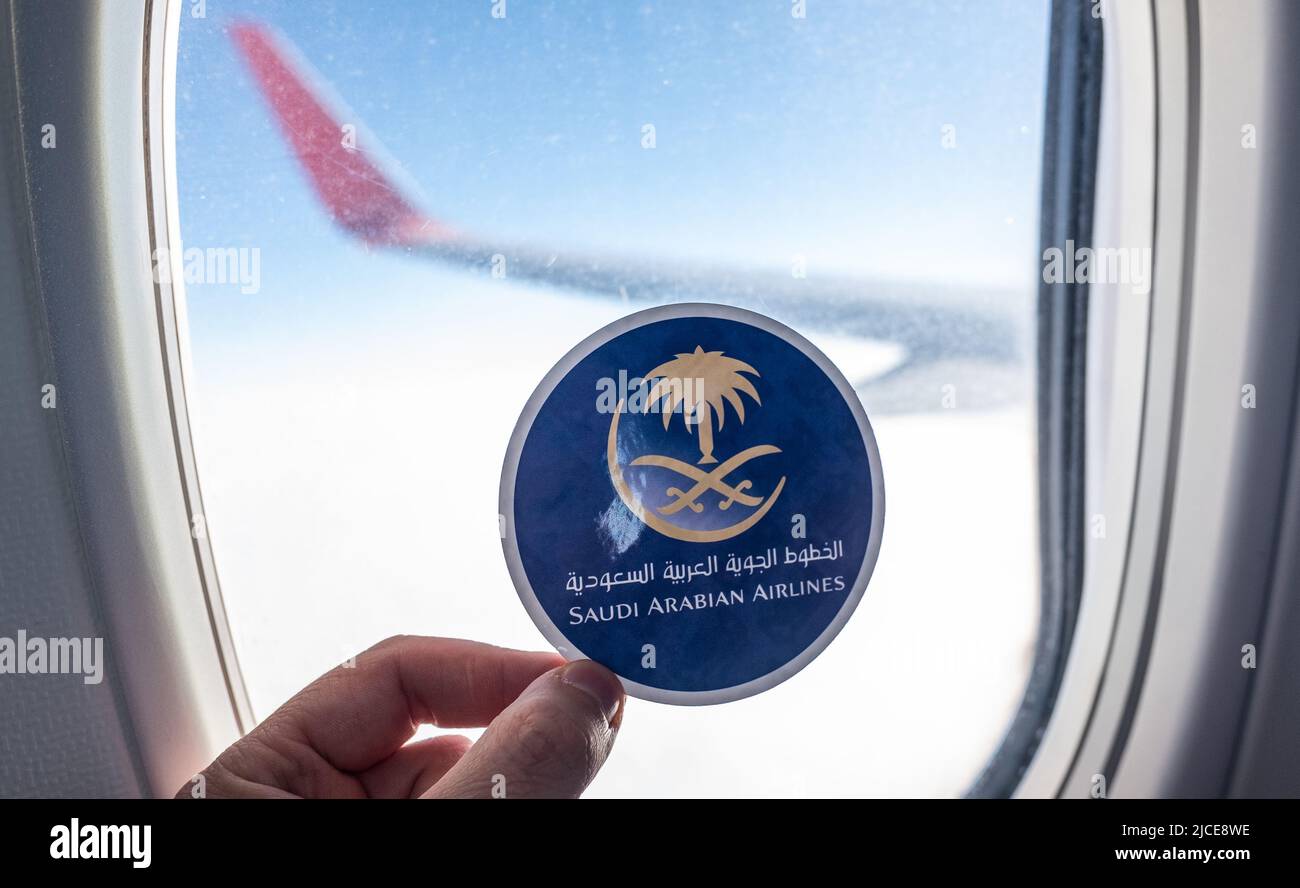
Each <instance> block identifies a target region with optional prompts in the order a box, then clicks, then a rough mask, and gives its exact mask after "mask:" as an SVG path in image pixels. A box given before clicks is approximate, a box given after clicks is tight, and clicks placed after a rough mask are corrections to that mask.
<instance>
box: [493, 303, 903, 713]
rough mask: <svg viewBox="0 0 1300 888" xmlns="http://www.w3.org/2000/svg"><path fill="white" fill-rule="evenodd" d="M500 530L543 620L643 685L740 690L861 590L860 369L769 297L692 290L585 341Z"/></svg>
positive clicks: (509, 464)
mask: <svg viewBox="0 0 1300 888" xmlns="http://www.w3.org/2000/svg"><path fill="white" fill-rule="evenodd" d="M501 513H502V515H504V516H505V518H506V525H505V527H506V533H505V534H504V537H503V540H502V543H503V546H504V549H505V555H506V560H507V563H508V565H509V567H510V573H511V577H512V578H513V580H514V583H515V586H516V588H517V590H518V591H519V595H520V598H521V600H522V601H523V602H524V605H525V606H526V607H527V609H528V612H529V614H530V615H531V616H532V618H533V620H534V622H535V623H536V624H537V626H538V628H539V629H541V631H542V633H543V634H544V635H545V636H546V637H547V639H548V640H549V641H550V642H551V643H552V644H554V645H555V646H556V648H557V649H558V650H559V651H560V652H561V653H562V654H564V655H565V656H566V657H569V658H570V659H576V658H580V657H587V658H590V659H593V660H596V661H598V662H600V663H602V664H604V665H605V666H608V667H609V668H610V669H611V670H613V671H614V672H615V673H616V674H617V675H618V676H619V677H620V678H621V679H622V681H623V683H624V686H625V687H626V689H627V691H628V693H629V694H632V695H634V696H637V697H642V698H645V699H649V700H656V701H659V702H664V703H677V704H708V703H723V702H727V701H730V700H737V699H740V698H742V697H746V696H750V695H752V694H756V693H759V692H761V691H763V690H766V689H767V688H770V687H772V686H774V685H776V684H778V683H780V682H782V681H784V680H785V679H787V678H789V677H790V676H792V675H794V674H795V673H796V672H798V671H799V670H800V669H802V668H803V667H804V666H805V665H807V664H808V663H809V662H810V661H811V660H812V659H813V658H814V657H816V656H817V654H818V653H820V652H821V651H822V650H823V649H824V648H825V647H826V645H828V644H829V643H830V641H831V640H832V639H833V638H834V637H835V635H836V634H837V633H838V632H839V630H840V629H841V628H842V627H843V625H844V623H845V622H847V620H848V618H849V616H850V615H851V614H852V612H853V610H854V608H855V607H856V605H857V603H858V601H859V600H860V599H861V597H862V595H863V593H864V591H865V589H866V586H867V582H868V580H869V579H870V576H871V571H872V568H873V567H874V565H875V561H876V556H877V554H878V552H879V549H880V540H881V533H882V529H883V520H884V486H883V479H882V476H881V468H880V457H879V453H878V451H877V449H876V443H875V438H874V436H873V434H872V431H871V426H870V423H869V422H868V420H867V416H866V413H865V411H864V410H863V409H862V405H861V403H860V402H859V400H858V398H857V395H856V394H855V393H854V392H853V389H852V387H851V386H850V385H849V384H848V383H847V381H845V379H844V377H843V376H842V375H841V374H840V373H839V371H838V370H836V368H835V367H834V365H832V364H831V363H830V361H829V360H828V359H827V358H826V357H825V355H823V354H822V353H821V352H820V351H818V350H817V349H816V348H815V347H814V346H813V345H812V344H811V343H809V342H808V341H807V340H805V339H803V338H802V337H801V336H799V335H798V334H797V333H795V332H794V331H792V330H790V329H789V328H787V327H785V326H783V325H781V324H778V323H777V322H775V321H773V320H771V319H769V318H766V317H764V316H762V315H759V314H756V313H754V312H749V311H745V310H742V309H737V308H732V307H729V306H722V305H706V304H685V305H674V306H666V307H661V308H654V309H649V310H647V311H643V312H639V313H637V314H634V315H631V316H629V317H627V318H624V319H622V320H620V321H618V322H616V323H614V324H612V325H610V326H608V327H606V328H604V329H603V330H601V331H599V332H597V333H596V334H594V335H593V336H591V337H589V338H588V339H587V340H585V341H584V342H582V343H581V344H580V345H578V346H577V347H576V348H575V349H573V350H572V351H571V352H570V353H569V354H568V355H566V356H565V357H564V359H563V360H561V361H560V363H559V364H558V365H557V366H556V367H555V368H554V369H553V370H552V371H551V373H550V374H548V376H547V377H546V379H545V380H544V381H543V382H542V384H541V385H540V386H539V387H538V389H537V391H536V392H535V393H534V394H533V396H532V398H531V399H530V400H529V402H528V405H527V406H526V407H525V409H524V412H523V415H522V416H521V417H520V420H519V424H518V425H517V426H516V429H515V433H514V436H513V438H512V440H511V443H510V449H509V451H508V453H507V457H506V464H505V469H504V471H503V474H502V482H501Z"/></svg>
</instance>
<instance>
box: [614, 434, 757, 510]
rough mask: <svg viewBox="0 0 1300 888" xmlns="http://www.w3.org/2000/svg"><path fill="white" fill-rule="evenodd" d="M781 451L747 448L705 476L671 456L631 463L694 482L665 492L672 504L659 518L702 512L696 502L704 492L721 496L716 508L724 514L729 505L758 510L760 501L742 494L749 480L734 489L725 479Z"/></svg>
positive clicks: (670, 488)
mask: <svg viewBox="0 0 1300 888" xmlns="http://www.w3.org/2000/svg"><path fill="white" fill-rule="evenodd" d="M780 452H781V448H779V447H773V446H772V445H771V444H759V445H758V446H757V447H750V448H749V449H748V450H742V451H741V452H740V453H737V454H736V455H735V456H733V457H731V459H729V460H727V461H725V462H723V463H721V464H719V465H718V467H717V468H716V469H714V470H713V471H711V472H706V471H704V470H703V469H701V468H699V467H698V466H693V465H691V464H690V463H688V462H682V461H681V460H680V459H673V458H672V457H671V456H657V455H650V456H638V457H637V458H636V459H634V460H632V465H634V466H659V467H661V468H665V469H671V470H672V471H674V472H676V473H677V474H679V475H681V476H682V477H684V478H690V479H691V480H692V481H694V482H695V484H694V486H692V487H690V488H688V489H687V490H682V489H681V488H679V487H669V488H668V490H667V491H665V492H666V493H667V494H668V496H671V497H673V501H672V502H671V503H669V504H668V505H666V506H663V507H661V508H660V509H659V510H658V511H659V514H661V515H672V514H675V513H677V512H680V511H681V510H682V509H684V508H689V509H690V510H691V511H692V512H695V513H696V514H697V515H698V514H699V513H700V512H703V511H704V504H703V503H700V502H697V501H696V500H697V499H698V497H699V496H700V494H702V493H704V492H705V491H706V490H712V491H714V492H716V493H718V494H719V495H721V496H722V498H723V499H722V502H720V503H718V508H719V509H722V510H723V511H725V510H727V509H730V508H731V505H732V503H740V504H741V505H742V506H757V505H760V504H762V502H763V499H762V497H757V496H752V495H750V494H748V493H745V491H746V490H749V489H750V488H751V487H753V486H754V485H753V484H752V483H751V482H750V481H749V480H744V481H741V482H739V483H738V484H736V485H735V486H734V487H733V486H732V485H730V484H728V483H727V482H726V480H725V479H726V477H727V475H730V474H731V473H732V472H733V471H735V470H736V469H738V468H740V467H741V466H743V465H744V464H745V463H747V462H749V461H750V460H751V459H755V458H757V457H760V456H766V455H767V454H769V453H780Z"/></svg>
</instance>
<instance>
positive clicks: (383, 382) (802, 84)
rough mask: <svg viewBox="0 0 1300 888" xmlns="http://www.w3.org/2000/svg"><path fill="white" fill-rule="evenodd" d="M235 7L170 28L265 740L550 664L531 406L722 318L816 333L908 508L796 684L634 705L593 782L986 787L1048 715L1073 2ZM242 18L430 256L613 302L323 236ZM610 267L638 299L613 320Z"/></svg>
mask: <svg viewBox="0 0 1300 888" xmlns="http://www.w3.org/2000/svg"><path fill="white" fill-rule="evenodd" d="M220 12H221V15H220V17H219V16H218V14H217V10H215V9H214V8H211V7H210V8H209V16H208V17H207V18H193V17H192V16H191V15H190V14H189V12H188V11H187V13H186V14H185V16H184V18H183V23H182V26H181V49H180V60H179V65H178V79H179V88H178V94H179V100H178V107H177V128H178V131H177V148H178V160H177V164H178V183H179V188H180V195H179V197H180V208H181V221H182V235H183V238H184V246H185V248H186V250H187V253H186V267H187V300H188V320H189V336H190V350H191V358H192V364H193V381H192V383H191V386H190V391H189V393H188V394H189V397H190V401H191V409H192V412H193V421H194V425H195V434H196V442H197V449H198V457H199V461H200V475H201V479H202V484H203V497H204V507H205V509H206V513H207V514H206V518H207V527H208V530H209V533H210V535H211V537H212V542H213V546H214V551H215V553H216V557H217V560H218V569H219V572H220V575H221V584H222V591H223V594H224V596H225V599H226V603H227V607H228V610H229V616H230V621H231V626H232V631H233V633H234V637H235V643H236V647H237V653H238V655H239V659H240V663H241V665H242V667H243V670H244V674H245V678H246V681H247V684H248V687H249V690H250V693H251V695H252V701H253V705H254V709H255V711H256V712H257V714H258V715H259V716H265V715H266V714H268V713H269V712H270V711H271V710H272V709H273V708H274V707H276V706H277V705H279V704H280V703H281V702H283V701H284V700H285V699H286V698H287V697H288V696H290V695H291V694H292V693H293V692H295V691H296V690H298V689H299V688H300V687H302V686H303V685H304V684H305V683H307V682H308V681H309V680H310V679H312V678H314V677H315V676H316V675H318V674H320V673H321V672H323V671H324V670H326V669H327V668H329V667H330V666H332V665H333V664H335V663H337V662H339V661H341V660H342V659H344V658H346V657H347V656H349V655H351V654H353V653H355V652H357V651H358V650H360V649H362V648H364V647H366V646H368V645H369V644H371V643H373V642H375V641H377V640H379V639H381V638H383V637H385V636H387V635H390V634H394V633H399V632H403V633H417V634H436V635H450V636H462V637H468V638H475V639H480V640H484V641H490V642H494V643H497V644H503V645H509V646H517V647H524V648H540V647H544V646H545V645H544V641H543V640H542V638H541V636H540V634H539V633H538V632H537V630H536V629H535V628H534V626H533V624H532V622H531V621H530V620H529V618H528V616H527V614H526V613H525V611H524V608H523V607H522V606H521V605H520V603H519V601H518V598H517V596H516V594H515V592H514V589H513V587H512V585H511V582H510V579H509V576H508V575H507V572H506V568H505V564H504V561H503V558H502V554H501V547H500V541H499V538H498V535H497V517H496V511H497V490H498V484H499V481H500V471H501V462H502V458H503V456H504V453H505V448H506V445H507V443H508V441H509V437H510V433H511V431H512V429H513V427H514V423H515V420H516V418H517V417H518V415H519V412H520V410H521V408H522V407H523V404H524V402H525V401H526V400H527V398H528V396H529V395H530V394H531V393H532V390H533V388H534V386H535V385H536V384H537V383H538V382H539V381H540V380H541V378H542V376H543V375H545V373H546V372H547V371H548V370H549V369H550V368H551V366H552V365H553V364H554V363H555V362H556V361H557V360H558V359H559V358H560V357H561V356H563V354H564V353H565V352H566V351H567V350H568V349H569V348H570V347H572V346H573V345H574V344H576V343H577V342H578V341H579V340H581V339H582V338H583V337H585V336H587V335H588V334H590V333H592V332H593V331H595V330H596V329H597V328H599V327H601V326H602V325H604V324H606V323H608V322H610V321H613V320H615V319H617V318H618V317H621V316H623V315H625V314H627V313H628V312H630V311H634V310H637V309H640V308H643V307H646V306H647V305H650V304H654V303H656V302H659V301H664V300H670V299H693V300H699V299H705V300H713V301H725V302H733V303H736V304H740V305H744V306H745V307H749V308H753V309H755V310H758V311H762V312H764V313H767V314H770V315H772V316H774V317H776V318H777V319H778V320H781V321H783V322H784V323H786V324H789V325H790V326H792V327H794V328H795V329H796V330H798V331H800V332H801V333H803V334H804V335H806V336H807V337H808V338H810V339H811V340H812V341H813V342H814V343H816V344H817V345H819V346H820V347H821V348H822V349H823V350H824V351H825V352H826V353H827V354H828V355H829V356H830V357H831V358H832V359H833V360H834V361H835V362H836V363H837V364H838V365H839V367H840V368H841V369H842V370H843V372H844V373H845V375H846V376H847V377H848V378H849V379H850V380H851V381H852V382H854V384H855V386H856V387H857V388H858V391H859V394H860V395H861V397H862V400H863V403H864V404H865V406H866V408H867V412H868V414H869V415H870V416H871V419H872V422H873V425H874V427H875V432H876V436H877V439H878V442H879V446H880V451H881V459H882V463H883V465H884V476H885V486H886V489H887V493H888V510H887V515H886V521H885V525H886V527H885V535H884V544H883V548H882V550H881V555H880V560H879V563H878V565H877V568H876V573H875V576H874V578H873V580H872V582H871V585H870V586H869V587H868V589H867V593H866V597H865V598H864V600H863V602H862V604H861V605H860V606H859V608H858V611H857V613H856V614H855V615H854V617H853V619H852V620H850V621H849V623H848V625H847V627H846V628H845V629H844V631H843V632H842V634H841V635H840V636H839V638H838V639H837V640H836V641H835V642H834V643H833V644H832V645H831V646H830V647H829V648H828V649H827V651H826V652H825V653H823V654H822V656H821V657H819V658H818V659H817V660H816V661H815V662H814V663H813V664H812V665H810V666H809V667H808V668H807V669H805V670H804V671H803V672H802V673H800V674H799V675H798V676H796V677H795V678H793V679H791V680H790V681H788V682H786V683H785V684H783V685H780V686H778V687H777V688H775V689H773V690H771V691H768V692H766V693H764V694H762V695H760V696H758V697H754V698H750V699H748V700H744V701H740V702H737V703H731V704H727V705H723V706H717V707H706V708H673V707H667V706H660V705H656V704H650V703H644V702H641V701H635V700H633V701H629V708H628V714H627V717H626V721H625V727H624V730H623V731H622V733H621V736H620V739H619V743H618V749H617V751H616V752H615V754H614V757H613V759H612V761H611V764H610V765H609V766H608V767H607V768H606V769H605V771H604V772H603V773H602V774H601V776H600V777H599V778H598V779H597V781H596V783H595V784H594V785H593V787H592V790H591V792H592V793H593V794H610V795H615V794H632V793H636V794H666V795H676V794H682V795H710V794H727V795H735V794H755V795H773V794H815V795H848V794H920V795H951V794H957V793H960V792H962V791H963V790H964V789H965V788H966V786H967V784H968V783H969V781H970V780H971V779H973V777H974V776H975V775H976V773H977V772H978V770H979V768H980V767H981V766H982V764H983V762H984V760H985V759H986V758H987V757H988V755H989V754H991V752H992V751H993V750H994V748H995V746H996V744H997V742H998V740H999V739H1000V737H1001V734H1002V731H1003V730H1004V729H1005V726H1006V724H1007V722H1008V720H1009V718H1010V716H1011V715H1012V713H1013V712H1014V710H1015V707H1016V705H1017V703H1018V702H1019V697H1020V693H1021V691H1022V689H1023V687H1024V682H1025V680H1026V678H1027V675H1028V670H1029V666H1030V661H1031V657H1032V652H1033V642H1034V636H1035V632H1036V628H1037V619H1038V601H1037V569H1038V568H1037V560H1036V559H1037V556H1036V540H1037V535H1036V513H1035V499H1034V475H1035V454H1034V436H1035V429H1034V411H1033V347H1032V340H1031V339H1030V330H1031V328H1032V318H1033V315H1032V312H1033V296H1034V292H1035V288H1036V280H1037V269H1038V263H1037V262H1036V261H1035V260H1036V257H1035V254H1036V236H1037V200H1038V194H1037V189H1038V177H1039V153H1040V140H1041V115H1042V102H1043V92H1044V83H1043V76H1044V75H1043V71H1044V64H1045V57H1046V49H1047V7H1046V3H1045V2H1040V0H1004V2H988V0H982V2H955V0H942V2H926V3H900V2H893V0H890V2H843V3H835V2H829V0H818V2H809V3H807V5H806V7H803V6H801V5H800V4H798V3H794V2H791V0H770V2H765V3H753V4H703V3H694V2H688V0H681V2H662V3H643V4H639V5H634V4H613V3H603V2H595V0H592V2H563V3H561V2H528V0H509V3H508V5H507V8H506V11H505V12H506V14H505V17H504V18H498V17H494V15H493V4H492V3H490V2H488V0H484V2H482V3H427V2H410V3H388V2H385V3H374V4H363V3H350V2H338V3H328V2H326V3H312V4H299V3H290V2H269V0H267V2H255V0H244V2H234V0H231V2H228V3H225V4H222V9H221V11H220ZM801 13H805V14H803V15H801ZM236 14H237V15H238V18H232V17H230V16H233V15H236ZM240 20H242V21H245V22H249V21H255V22H262V23H267V24H269V25H271V26H274V28H275V29H276V31H277V32H278V34H279V37H278V38H277V40H278V45H281V46H287V45H289V44H293V45H296V47H297V53H296V54H295V57H296V58H297V57H298V56H299V55H300V58H297V61H296V62H295V64H296V65H297V66H298V67H300V68H305V67H306V66H307V65H310V66H311V67H312V68H314V69H315V71H316V73H315V74H312V75H310V77H309V82H310V83H311V84H312V85H313V87H319V88H320V89H321V90H322V94H323V95H325V96H327V105H328V107H329V109H331V112H334V111H337V114H338V117H337V118H335V119H336V121H337V122H338V123H339V124H340V138H341V139H346V138H348V137H349V132H351V134H352V137H353V138H354V139H355V140H356V141H355V145H356V149H357V151H359V152H360V154H361V156H363V157H365V158H366V159H368V160H373V162H374V165H375V168H376V169H378V170H382V171H383V173H384V175H391V176H392V177H393V181H394V183H396V185H397V187H398V188H400V189H409V192H408V191H405V190H404V191H402V192H401V193H402V194H403V198H402V199H403V201H406V200H408V198H406V197H405V195H407V194H411V195H418V197H411V198H409V202H410V203H411V204H415V203H416V202H418V204H419V209H420V211H422V212H423V213H427V214H428V217H429V219H430V220H433V221H432V222H431V223H430V225H431V226H432V227H434V228H439V230H441V226H446V227H448V228H451V229H454V230H455V231H457V232H466V233H472V235H473V237H475V238H477V239H478V241H477V242H480V243H484V244H489V245H491V244H496V243H503V244H507V243H508V244H527V245H530V247H531V248H533V249H535V250H538V251H542V252H545V251H548V250H554V251H557V253H556V255H563V256H568V255H570V254H569V253H568V252H567V251H575V252H576V254H578V255H581V256H585V257H599V259H598V260H590V261H589V260H582V261H587V262H588V263H589V267H590V268H599V269H602V270H603V271H602V274H595V273H594V272H593V275H592V277H591V282H592V283H591V286H590V288H589V289H590V292H583V291H582V290H581V288H580V287H577V286H574V282H573V281H564V280H558V279H547V278H546V277H545V276H544V275H542V276H541V277H540V278H539V277H538V276H534V277H533V278H531V279H529V278H528V276H526V275H514V274H512V273H511V270H510V268H509V266H507V269H506V273H505V276H504V277H494V276H493V274H492V264H491V261H490V257H489V256H487V254H484V256H482V257H471V259H472V261H471V259H466V258H465V257H450V258H449V257H448V256H446V255H442V256H439V255H436V253H437V251H436V250H435V251H430V250H419V249H410V248H406V247H402V246H394V245H392V244H391V243H387V242H385V237H374V236H372V237H371V238H370V242H369V243H367V242H366V241H365V240H364V239H363V238H362V237H359V236H358V232H359V231H361V229H362V228H363V225H362V224H361V223H358V222H356V221H355V220H351V221H349V219H347V218H342V219H341V222H342V223H343V224H340V223H339V221H336V219H334V218H331V205H330V204H329V201H328V200H326V201H322V199H321V193H322V192H321V190H320V189H321V186H320V185H319V184H318V183H314V182H313V180H312V178H311V177H310V175H309V174H308V172H307V169H308V167H309V166H310V164H308V165H307V166H304V164H303V163H301V162H300V159H299V152H297V151H295V147H294V143H293V142H292V140H287V139H286V137H285V136H286V134H285V132H284V130H283V129H282V128H281V126H280V124H279V123H278V121H277V118H276V116H275V113H274V112H273V106H272V105H271V104H269V103H268V101H267V97H266V95H264V93H263V91H262V90H261V89H260V88H259V85H258V81H257V79H256V78H255V77H254V76H253V73H252V70H253V69H252V68H250V66H249V64H248V58H247V57H246V55H245V54H243V53H241V51H240V48H239V46H238V45H237V42H236V40H235V39H234V36H235V35H234V32H233V26H234V25H235V23H236V22H237V21H240ZM344 103H346V104H344ZM363 121H364V123H363ZM367 125H368V126H367ZM349 127H352V129H351V130H349ZM299 135H301V132H300V133H299ZM381 141H382V143H383V146H384V149H385V150H384V151H383V152H381V149H380V142H381ZM390 158H396V159H397V160H398V161H400V171H398V170H397V168H396V166H395V164H396V163H397V161H394V160H391V159H390ZM343 175H344V174H343V173H342V172H340V173H339V174H338V176H335V177H334V178H333V179H330V180H329V181H338V179H339V176H343ZM412 183H418V185H416V184H412ZM325 187H326V188H328V187H329V186H328V184H327V185H326V186H325ZM384 193H388V192H384ZM385 199H386V198H383V196H382V195H381V196H380V197H379V198H376V200H385ZM333 215H334V216H335V217H339V211H338V207H337V205H335V206H334V207H333ZM366 224H369V223H366ZM430 225H426V226H425V227H426V228H428V227H430ZM371 233H372V234H373V232H371ZM425 234H427V232H425ZM421 236H424V235H421ZM222 251H226V252H222ZM491 252H492V250H491V249H489V250H488V251H487V253H491ZM480 260H481V261H480ZM609 268H624V269H627V270H628V271H627V272H626V274H627V275H629V277H628V278H627V279H628V280H629V281H630V283H629V285H628V286H626V287H625V288H624V290H623V291H622V292H617V288H615V292H613V293H612V294H611V292H610V291H609V288H608V279H607V278H608V275H607V274H604V271H607V270H608V269H609Z"/></svg>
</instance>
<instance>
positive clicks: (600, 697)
mask: <svg viewBox="0 0 1300 888" xmlns="http://www.w3.org/2000/svg"><path fill="white" fill-rule="evenodd" d="M560 680H561V681H563V682H564V683H565V684H568V685H573V686H574V687H575V688H577V689H578V690H580V691H582V692H583V693H584V694H587V695H588V696H590V697H591V698H592V699H593V700H595V701H596V703H597V705H599V706H600V711H601V712H602V713H604V715H605V721H606V722H611V721H612V720H613V718H614V715H615V713H617V712H618V707H619V704H620V703H622V702H623V685H622V683H621V682H619V680H618V678H617V676H615V675H614V673H612V672H610V671H609V670H608V669H606V668H605V667H604V666H601V665H600V664H599V663H593V662H592V661H591V660H576V661H574V662H572V663H570V664H569V665H567V666H565V667H564V668H563V669H561V670H560Z"/></svg>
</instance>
